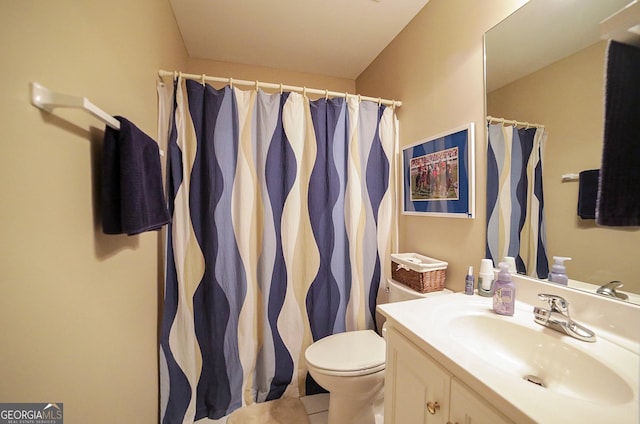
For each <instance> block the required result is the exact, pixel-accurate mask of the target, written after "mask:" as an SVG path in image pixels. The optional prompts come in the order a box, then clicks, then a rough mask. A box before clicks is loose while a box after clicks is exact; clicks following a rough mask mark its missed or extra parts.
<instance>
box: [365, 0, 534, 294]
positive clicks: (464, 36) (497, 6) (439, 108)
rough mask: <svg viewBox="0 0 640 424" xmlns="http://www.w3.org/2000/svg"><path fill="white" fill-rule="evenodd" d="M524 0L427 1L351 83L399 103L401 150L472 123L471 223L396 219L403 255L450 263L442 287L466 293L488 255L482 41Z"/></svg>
mask: <svg viewBox="0 0 640 424" xmlns="http://www.w3.org/2000/svg"><path fill="white" fill-rule="evenodd" d="M523 3H524V0H500V1H497V0H492V1H490V2H486V1H476V0H431V1H430V2H429V3H427V5H426V6H425V7H424V9H423V10H422V11H421V12H420V13H419V14H418V15H417V16H416V17H415V18H414V19H413V21H412V22H411V23H410V24H409V25H408V26H407V27H406V28H405V29H404V30H403V31H402V32H401V33H400V34H399V35H398V36H397V37H396V38H395V40H394V41H393V42H392V43H391V44H390V45H389V46H388V47H387V48H386V49H385V50H384V51H383V52H382V53H381V54H380V55H379V56H378V58H377V59H376V60H375V61H374V62H373V63H372V64H371V65H370V66H369V67H368V68H367V69H366V70H365V72H363V73H362V75H360V76H359V77H358V79H357V80H356V86H357V89H358V92H359V93H361V94H363V95H374V96H382V97H385V98H390V99H398V100H401V101H402V102H403V106H402V107H401V108H400V109H399V111H398V117H399V119H400V143H401V145H402V146H405V145H408V144H411V143H414V142H416V141H419V140H421V139H424V138H427V137H429V136H432V135H435V134H439V133H442V132H444V131H447V130H448V129H451V128H455V127H458V126H461V125H464V124H467V123H469V122H474V123H475V125H476V132H475V136H476V144H475V150H476V162H475V164H476V218H475V219H457V218H435V217H418V216H401V217H400V251H402V252H420V253H423V254H426V255H427V256H432V257H435V258H438V259H441V260H445V261H447V262H449V267H448V270H447V281H446V285H447V287H449V288H451V289H453V290H463V289H464V277H465V274H466V272H467V267H468V266H469V265H473V266H474V269H475V271H476V272H477V271H478V267H479V265H480V259H482V258H483V257H484V254H485V248H484V246H485V234H486V228H485V227H486V222H485V221H486V211H485V208H486V206H485V204H486V188H485V185H486V164H485V163H486V137H485V129H484V116H485V115H484V89H483V86H484V83H483V71H482V69H483V47H482V36H483V34H484V33H485V32H486V31H487V30H488V29H489V28H491V27H492V26H494V25H495V24H497V23H498V22H499V21H501V20H502V19H504V18H505V17H506V16H508V15H509V14H510V13H511V12H512V11H514V10H516V9H517V8H518V7H519V6H521V5H522V4H523Z"/></svg>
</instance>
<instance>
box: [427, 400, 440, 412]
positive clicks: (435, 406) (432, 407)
mask: <svg viewBox="0 0 640 424" xmlns="http://www.w3.org/2000/svg"><path fill="white" fill-rule="evenodd" d="M439 410H440V404H439V403H438V402H437V401H436V402H427V411H429V413H430V414H431V415H434V414H435V413H436V411H439Z"/></svg>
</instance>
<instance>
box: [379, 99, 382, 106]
mask: <svg viewBox="0 0 640 424" xmlns="http://www.w3.org/2000/svg"><path fill="white" fill-rule="evenodd" d="M380 106H382V99H381V98H380V97H378V107H380Z"/></svg>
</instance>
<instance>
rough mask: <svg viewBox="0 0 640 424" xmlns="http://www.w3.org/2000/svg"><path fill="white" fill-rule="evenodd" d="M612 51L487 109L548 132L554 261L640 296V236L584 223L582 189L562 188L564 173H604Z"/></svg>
mask: <svg viewBox="0 0 640 424" xmlns="http://www.w3.org/2000/svg"><path fill="white" fill-rule="evenodd" d="M605 49H606V43H605V42H604V41H602V42H599V43H596V44H594V45H592V46H590V47H588V48H586V49H583V50H581V51H579V52H577V53H575V54H573V55H571V56H569V57H567V58H565V59H563V60H561V61H558V62H556V63H554V64H552V65H549V66H547V67H546V68H544V69H541V70H540V71H538V72H535V73H533V74H530V75H528V76H526V77H524V78H522V79H520V80H518V81H516V82H514V83H512V84H509V85H507V86H505V87H503V88H501V89H498V90H495V91H494V92H492V93H490V94H489V95H488V97H487V110H488V111H489V112H488V113H489V114H491V115H492V116H500V117H506V118H508V119H516V120H522V121H531V122H537V123H541V124H544V125H545V127H546V128H547V130H548V134H549V135H548V139H547V143H546V147H545V151H544V171H543V184H544V194H545V198H544V200H545V212H546V219H547V251H548V254H549V258H550V260H552V259H551V257H552V256H569V257H572V258H573V260H572V261H570V262H567V263H566V266H567V273H568V275H569V277H570V278H573V279H576V280H581V281H588V282H592V283H594V284H603V283H606V282H608V281H611V280H620V281H622V282H623V283H624V285H625V288H624V290H631V291H634V292H640V280H639V279H638V274H639V273H640V263H638V261H637V259H636V257H635V255H631V254H629V252H634V251H636V250H637V246H638V245H640V231H638V230H637V229H625V228H606V227H598V226H596V225H595V221H594V220H581V219H580V218H579V217H578V216H577V213H576V210H577V202H578V183H577V182H572V183H566V182H565V183H563V182H562V175H563V174H566V173H578V172H580V171H583V170H587V169H596V168H600V158H601V155H602V134H603V122H604V119H603V117H604V102H603V98H604V84H603V81H604V79H603V77H604V53H605ZM523 100H524V101H523Z"/></svg>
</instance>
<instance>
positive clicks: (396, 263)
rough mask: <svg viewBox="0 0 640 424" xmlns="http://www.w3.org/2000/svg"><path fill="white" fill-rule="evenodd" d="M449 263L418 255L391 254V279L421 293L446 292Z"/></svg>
mask: <svg viewBox="0 0 640 424" xmlns="http://www.w3.org/2000/svg"><path fill="white" fill-rule="evenodd" d="M447 265H448V263H447V262H443V261H439V260H437V259H433V258H429V257H427V256H422V255H418V254H417V253H393V254H391V277H392V278H393V279H394V280H396V281H397V282H399V283H402V284H404V285H405V286H407V287H410V288H412V289H413V290H415V291H417V292H420V293H429V292H433V291H440V290H444V281H445V277H446V272H447Z"/></svg>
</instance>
